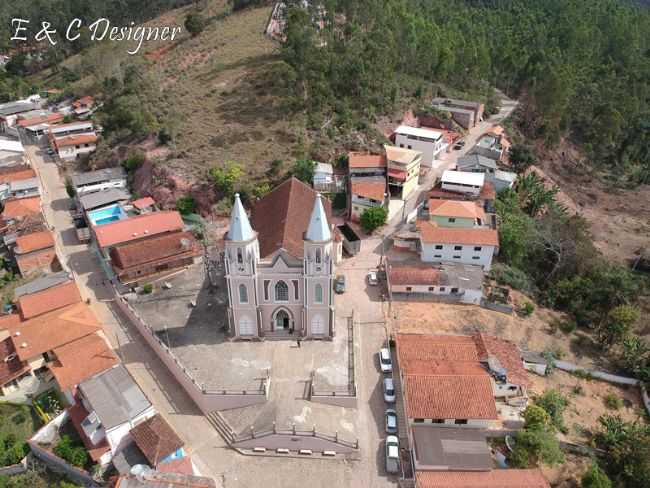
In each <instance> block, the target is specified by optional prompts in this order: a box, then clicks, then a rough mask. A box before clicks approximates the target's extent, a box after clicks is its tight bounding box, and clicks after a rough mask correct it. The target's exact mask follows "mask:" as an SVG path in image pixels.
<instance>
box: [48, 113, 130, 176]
mask: <svg viewBox="0 0 650 488" xmlns="http://www.w3.org/2000/svg"><path fill="white" fill-rule="evenodd" d="M59 127H63V126H59ZM124 179H126V171H124V168H122V167H121V166H116V167H114V168H104V169H98V170H96V171H88V172H87V173H79V174H76V175H73V176H72V184H73V185H74V186H75V187H79V186H84V185H92V184H94V183H102V182H104V181H111V180H124Z"/></svg>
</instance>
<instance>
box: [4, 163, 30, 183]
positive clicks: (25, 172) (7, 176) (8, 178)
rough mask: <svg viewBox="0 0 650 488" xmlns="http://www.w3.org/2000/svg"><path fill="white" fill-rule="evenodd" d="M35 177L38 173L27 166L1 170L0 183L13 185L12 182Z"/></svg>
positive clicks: (20, 165) (9, 167)
mask: <svg viewBox="0 0 650 488" xmlns="http://www.w3.org/2000/svg"><path fill="white" fill-rule="evenodd" d="M35 177H36V172H35V171H34V170H33V169H32V168H31V167H30V166H28V165H26V164H19V165H17V166H8V167H6V168H0V183H11V182H12V181H20V180H28V179H30V178H35Z"/></svg>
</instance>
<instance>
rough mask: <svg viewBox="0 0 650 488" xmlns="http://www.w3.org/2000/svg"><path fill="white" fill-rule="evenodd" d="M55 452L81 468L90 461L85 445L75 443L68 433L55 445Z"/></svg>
mask: <svg viewBox="0 0 650 488" xmlns="http://www.w3.org/2000/svg"><path fill="white" fill-rule="evenodd" d="M54 454H56V455H57V456H59V457H60V458H61V459H65V460H66V461H68V462H69V463H70V464H72V465H74V466H77V467H80V468H81V467H83V466H85V465H86V463H87V462H88V453H87V452H86V450H85V449H84V447H83V446H80V445H79V444H77V443H75V441H74V440H73V439H72V437H70V436H69V435H68V434H63V435H62V436H61V440H60V441H59V443H58V444H57V445H56V446H55V447H54Z"/></svg>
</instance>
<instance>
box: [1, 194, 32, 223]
mask: <svg viewBox="0 0 650 488" xmlns="http://www.w3.org/2000/svg"><path fill="white" fill-rule="evenodd" d="M40 213H41V197H29V198H13V199H10V200H5V202H4V210H3V211H2V217H3V218H4V219H5V220H9V219H17V218H21V217H28V216H31V215H38V214H40Z"/></svg>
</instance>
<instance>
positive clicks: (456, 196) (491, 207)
mask: <svg viewBox="0 0 650 488" xmlns="http://www.w3.org/2000/svg"><path fill="white" fill-rule="evenodd" d="M428 197H429V201H431V200H456V201H472V202H476V203H478V204H479V205H480V206H481V207H482V208H483V210H484V211H485V212H486V214H495V213H496V208H495V204H494V203H495V200H496V198H497V192H496V190H495V188H494V185H493V184H492V183H490V182H489V181H486V182H485V183H484V184H483V186H482V187H481V190H480V192H479V194H478V195H474V194H472V193H463V192H458V191H450V190H445V189H443V188H442V182H440V181H439V182H438V183H436V184H435V185H434V187H433V188H431V190H429V193H428ZM495 219H496V216H495ZM493 227H496V225H494V226H493Z"/></svg>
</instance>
